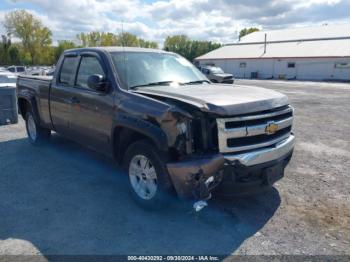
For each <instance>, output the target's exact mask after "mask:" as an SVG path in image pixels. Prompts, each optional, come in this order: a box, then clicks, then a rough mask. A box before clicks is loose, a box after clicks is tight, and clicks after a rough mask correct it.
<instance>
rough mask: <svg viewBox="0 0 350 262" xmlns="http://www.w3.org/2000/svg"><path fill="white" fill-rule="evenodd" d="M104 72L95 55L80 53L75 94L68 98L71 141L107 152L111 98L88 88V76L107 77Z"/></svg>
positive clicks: (111, 106)
mask: <svg viewBox="0 0 350 262" xmlns="http://www.w3.org/2000/svg"><path fill="white" fill-rule="evenodd" d="M106 72H107V69H106V68H105V67H104V66H103V63H102V60H101V58H100V57H99V56H98V55H97V54H95V53H89V54H85V55H84V54H82V55H81V60H80V64H79V67H78V72H77V78H76V83H75V88H74V94H73V96H72V98H71V100H72V101H73V105H72V124H71V129H72V133H73V135H74V139H75V140H78V141H80V142H81V143H83V144H85V145H89V146H90V147H93V148H94V149H96V150H99V151H104V152H106V146H108V145H109V144H110V135H111V130H112V117H113V104H114V103H113V102H114V99H113V95H112V93H113V92H112V90H110V92H108V93H105V92H100V91H96V90H92V89H90V88H89V86H88V84H87V82H88V78H89V77H90V76H91V75H94V74H99V75H102V76H104V77H105V78H106V75H107V74H106Z"/></svg>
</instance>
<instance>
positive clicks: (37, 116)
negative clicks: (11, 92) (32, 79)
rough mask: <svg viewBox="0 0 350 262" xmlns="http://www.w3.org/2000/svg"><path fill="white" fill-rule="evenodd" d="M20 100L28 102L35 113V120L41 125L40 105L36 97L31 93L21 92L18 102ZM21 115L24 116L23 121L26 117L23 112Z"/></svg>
mask: <svg viewBox="0 0 350 262" xmlns="http://www.w3.org/2000/svg"><path fill="white" fill-rule="evenodd" d="M19 99H24V100H26V101H27V103H28V104H29V105H30V106H31V108H32V110H33V113H34V118H35V120H36V121H37V122H38V123H41V120H40V114H39V110H38V104H37V102H36V98H35V95H33V94H32V93H31V92H29V91H28V90H21V91H20V92H19V93H18V95H17V100H19ZM21 115H22V116H23V119H25V115H23V113H22V112H21Z"/></svg>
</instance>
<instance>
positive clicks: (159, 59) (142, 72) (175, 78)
mask: <svg viewBox="0 0 350 262" xmlns="http://www.w3.org/2000/svg"><path fill="white" fill-rule="evenodd" d="M111 56H112V60H113V63H114V65H115V68H116V70H117V73H118V76H119V78H120V80H121V81H122V84H123V85H124V87H125V88H127V89H129V88H130V89H133V88H136V87H142V86H148V85H152V84H159V85H161V84H163V85H166V84H167V85H169V84H171V83H172V82H177V83H179V84H184V83H197V82H198V83H199V82H201V81H202V82H207V81H208V79H206V78H205V76H204V75H203V74H202V73H201V72H200V71H199V70H198V69H197V68H196V67H195V66H194V65H192V64H191V63H190V62H189V61H187V60H186V59H185V58H183V57H181V56H178V55H175V54H168V53H154V52H153V53H152V52H125V53H121V52H115V53H111Z"/></svg>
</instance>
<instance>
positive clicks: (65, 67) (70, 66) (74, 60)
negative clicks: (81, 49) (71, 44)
mask: <svg viewBox="0 0 350 262" xmlns="http://www.w3.org/2000/svg"><path fill="white" fill-rule="evenodd" d="M78 62H79V59H78V57H75V56H74V57H65V58H64V60H63V64H62V68H61V73H60V77H59V82H60V83H61V84H66V85H71V86H73V85H74V80H75V71H76V70H77V66H78Z"/></svg>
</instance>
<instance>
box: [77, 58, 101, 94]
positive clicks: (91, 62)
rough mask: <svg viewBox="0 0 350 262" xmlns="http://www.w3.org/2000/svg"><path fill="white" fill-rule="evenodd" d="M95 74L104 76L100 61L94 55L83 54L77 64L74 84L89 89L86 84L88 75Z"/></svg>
mask: <svg viewBox="0 0 350 262" xmlns="http://www.w3.org/2000/svg"><path fill="white" fill-rule="evenodd" d="M95 74H98V75H102V76H103V77H105V76H106V75H105V73H104V71H103V68H102V66H101V64H100V62H99V61H98V59H97V58H96V57H94V56H83V57H82V59H81V62H80V66H79V71H78V76H77V83H76V85H77V86H78V87H82V88H86V89H89V86H88V84H87V81H88V78H89V76H91V75H95Z"/></svg>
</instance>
